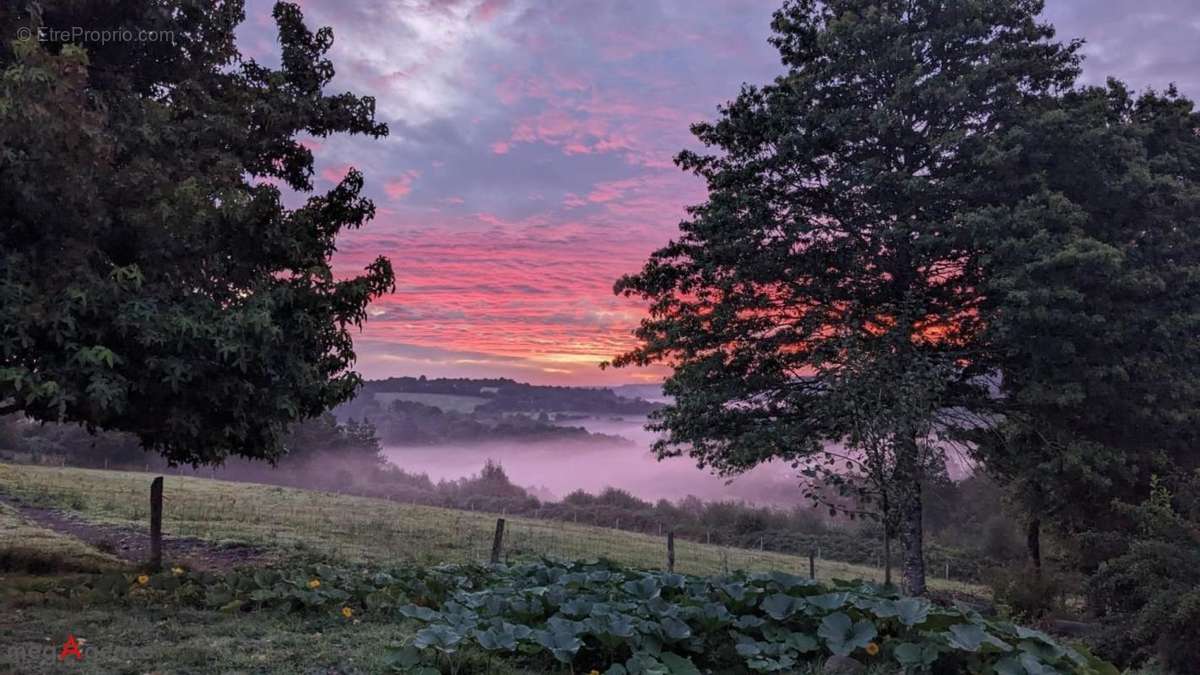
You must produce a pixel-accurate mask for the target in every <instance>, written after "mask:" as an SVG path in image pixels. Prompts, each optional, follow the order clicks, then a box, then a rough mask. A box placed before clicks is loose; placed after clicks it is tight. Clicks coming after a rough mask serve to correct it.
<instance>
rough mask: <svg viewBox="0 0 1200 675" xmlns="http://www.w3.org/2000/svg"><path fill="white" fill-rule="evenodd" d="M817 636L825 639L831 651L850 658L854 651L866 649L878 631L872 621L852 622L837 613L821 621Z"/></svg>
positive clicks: (845, 616)
mask: <svg viewBox="0 0 1200 675" xmlns="http://www.w3.org/2000/svg"><path fill="white" fill-rule="evenodd" d="M817 635H819V636H820V637H822V638H824V640H825V646H827V647H829V651H831V652H833V653H834V654H837V655H839V656H848V655H850V653H851V652H853V651H854V650H856V649H862V648H863V647H866V646H867V644H869V643H870V642H871V640H873V639H875V636H876V635H878V631H877V630H876V628H875V624H874V623H871V622H870V621H866V620H863V621H858V622H852V621H851V619H850V616H849V615H847V614H846V613H844V612H835V613H833V614H830V615H829V616H826V617H825V618H824V619H822V620H821V625H820V627H819V628H817Z"/></svg>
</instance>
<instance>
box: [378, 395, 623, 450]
mask: <svg viewBox="0 0 1200 675" xmlns="http://www.w3.org/2000/svg"><path fill="white" fill-rule="evenodd" d="M357 412H359V413H360V414H361V415H362V417H361V419H367V420H370V423H371V424H372V425H374V427H375V428H376V430H377V433H378V435H379V439H380V440H381V441H382V442H383V443H384V444H385V445H401V446H404V445H408V446H430V445H447V444H470V443H484V442H497V441H523V442H526V443H537V442H546V441H571V442H584V443H595V442H602V443H608V444H615V443H629V442H630V441H629V440H628V439H626V438H622V437H621V436H613V435H609V434H597V433H592V432H589V431H588V430H587V429H584V428H583V427H573V426H560V425H558V424H553V423H552V422H551V417H550V416H549V415H548V414H547V413H544V412H543V413H539V414H538V415H537V416H534V415H527V414H523V413H510V414H500V415H495V414H492V415H489V414H485V413H479V412H459V411H455V410H442V409H441V408H438V407H435V406H431V405H426V404H424V403H418V402H416V401H403V400H396V401H392V402H391V403H390V404H389V405H387V406H386V407H384V406H382V405H380V406H378V407H377V408H371V409H359V410H358V411H357Z"/></svg>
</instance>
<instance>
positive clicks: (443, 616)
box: [73, 561, 1116, 675]
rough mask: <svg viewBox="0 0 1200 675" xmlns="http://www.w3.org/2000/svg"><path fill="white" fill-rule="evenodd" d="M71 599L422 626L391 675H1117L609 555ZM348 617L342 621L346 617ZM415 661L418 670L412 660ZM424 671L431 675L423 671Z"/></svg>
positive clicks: (813, 591)
mask: <svg viewBox="0 0 1200 675" xmlns="http://www.w3.org/2000/svg"><path fill="white" fill-rule="evenodd" d="M73 593H74V594H75V595H76V596H77V597H82V598H89V597H90V598H94V599H101V598H103V599H108V600H123V601H128V602H147V601H154V600H155V599H156V598H158V599H173V600H175V601H179V602H184V603H186V604H190V605H193V606H197V607H206V608H209V609H218V610H222V611H227V612H236V611H278V612H324V613H329V614H336V615H339V616H346V614H347V613H346V612H344V611H343V610H344V608H347V607H349V608H352V611H351V612H349V614H350V616H354V617H359V616H361V617H364V619H366V620H371V621H400V620H412V621H416V622H418V623H419V624H421V625H423V627H422V628H421V629H420V630H418V631H417V632H416V634H415V635H414V637H413V639H412V640H411V642H410V643H408V644H407V645H400V646H397V647H395V648H394V650H393V657H392V658H393V662H394V664H395V668H396V670H397V671H398V672H419V671H416V669H417V668H419V667H432V666H433V664H435V663H437V662H438V661H443V662H447V661H448V662H450V663H451V664H452V665H454V660H455V658H456V657H457V655H458V654H460V653H461V652H462V651H463V650H464V649H465V648H466V647H468V646H471V647H473V648H475V649H477V650H482V651H484V652H490V653H494V654H496V655H499V656H504V657H507V658H515V659H518V660H525V661H529V662H531V663H537V662H539V660H541V661H542V662H544V663H547V664H549V663H553V662H559V663H562V664H564V665H568V664H569V665H571V666H572V667H573V668H576V669H577V670H578V669H596V670H601V669H603V672H606V673H610V674H612V675H617V674H621V673H631V674H638V673H660V674H662V675H668V674H675V673H679V674H684V673H689V674H690V673H698V672H701V671H702V670H714V669H715V670H721V669H725V670H728V669H731V668H732V669H735V670H742V671H745V670H749V671H752V672H781V671H789V670H793V669H795V668H798V667H800V666H801V665H802V664H804V663H808V662H812V661H814V660H817V659H820V658H822V657H823V656H824V655H830V654H838V655H853V656H854V657H856V658H859V659H862V660H865V661H868V662H871V663H881V664H887V663H890V664H892V666H893V667H897V668H899V669H902V670H903V671H904V672H912V673H920V672H940V673H949V672H953V673H974V674H978V675H983V674H984V673H987V674H989V675H990V674H991V673H993V672H995V673H1000V674H1001V675H1008V674H1010V673H1012V674H1024V673H1050V672H1058V673H1073V674H1076V675H1090V674H1105V675H1107V674H1109V673H1115V672H1116V671H1115V670H1114V669H1112V667H1111V666H1108V665H1107V664H1104V663H1103V662H1101V661H1098V660H1097V659H1095V658H1093V657H1091V656H1089V655H1088V654H1087V653H1086V652H1085V651H1082V650H1079V649H1075V648H1072V647H1068V646H1065V645H1063V644H1060V643H1059V642H1058V641H1056V640H1054V639H1053V638H1051V637H1049V636H1047V635H1045V634H1044V633H1041V632H1039V631H1036V630H1031V629H1028V628H1023V627H1020V626H1014V625H1012V624H1007V623H1003V622H995V621H987V620H984V619H983V618H982V617H980V616H979V615H978V614H977V613H975V612H973V611H971V610H969V609H964V608H948V607H941V606H937V605H934V604H932V603H930V602H929V601H927V600H924V599H918V598H902V597H899V596H896V595H895V594H894V593H890V592H886V591H883V590H881V589H879V588H878V587H875V586H873V585H870V584H865V583H862V582H836V583H835V584H834V585H832V586H825V585H822V584H819V583H816V582H813V581H810V580H808V579H805V578H801V577H796V576H792V575H789V574H783V573H779V572H772V573H769V574H753V575H747V574H736V575H729V576H723V577H712V578H704V577H692V576H684V575H678V574H668V573H654V572H639V571H634V570H629V569H624V568H621V567H618V566H615V565H613V564H611V563H607V562H604V561H599V562H588V563H583V562H578V563H558V562H549V561H547V562H541V563H530V564H523V565H516V566H510V567H498V568H494V569H484V568H478V567H458V566H443V567H437V568H431V569H423V568H415V567H404V568H397V569H391V570H386V571H380V570H370V569H366V568H337V567H331V566H328V565H312V566H308V567H302V568H293V569H279V570H243V571H239V572H235V573H230V574H227V575H213V574H208V573H195V572H188V571H184V570H179V569H176V570H173V571H172V570H168V571H165V572H163V573H160V574H155V575H148V576H146V577H144V583H142V582H140V581H139V578H138V577H137V576H136V575H131V574H126V575H121V574H110V575H106V576H103V577H100V578H98V579H96V580H95V581H93V582H91V583H90V584H88V585H87V586H84V587H80V588H77V589H75V590H74V591H73ZM346 618H349V617H346ZM422 664H424V666H422ZM429 672H437V671H436V670H432V671H429Z"/></svg>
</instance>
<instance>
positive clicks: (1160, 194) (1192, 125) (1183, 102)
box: [971, 81, 1200, 536]
mask: <svg viewBox="0 0 1200 675" xmlns="http://www.w3.org/2000/svg"><path fill="white" fill-rule="evenodd" d="M1198 130H1200V114H1197V113H1196V112H1195V110H1194V108H1193V104H1192V102H1191V101H1189V100H1188V99H1186V98H1184V97H1183V96H1181V95H1180V94H1179V93H1178V92H1176V91H1175V90H1174V89H1173V88H1172V89H1169V90H1168V91H1166V92H1163V93H1157V92H1147V93H1144V94H1142V95H1140V96H1134V95H1132V94H1131V93H1130V92H1129V91H1128V89H1127V88H1126V87H1125V86H1124V85H1122V84H1121V83H1119V82H1116V81H1110V82H1109V84H1108V86H1106V87H1090V88H1084V89H1080V90H1078V91H1073V92H1070V93H1069V94H1067V95H1065V96H1063V97H1061V98H1059V99H1057V100H1056V101H1054V103H1053V105H1050V106H1046V107H1044V108H1042V109H1041V110H1040V111H1039V112H1038V114H1035V115H1031V116H1030V118H1029V120H1027V121H1026V123H1025V124H1023V125H1022V127H1021V128H1020V129H1018V130H1014V131H1013V133H1011V134H1010V135H1008V137H1006V138H1005V139H1004V140H1003V141H1001V143H1000V144H999V148H1000V150H999V151H998V152H996V153H995V154H994V155H993V160H994V161H995V163H996V164H995V166H996V168H995V171H994V174H995V175H996V176H997V180H998V181H1003V182H1004V183H1005V184H1007V185H1008V188H1007V189H1008V190H1009V191H1011V192H1012V193H1013V194H1014V195H1019V196H1020V199H1019V200H1018V201H1015V202H1014V204H1012V205H1011V206H1008V207H1003V208H1001V207H997V208H995V209H993V210H991V211H989V212H987V213H986V214H981V217H980V220H979V222H980V225H981V226H980V228H979V232H980V235H979V236H980V239H981V242H984V243H985V244H986V245H987V246H988V248H989V251H990V252H989V255H988V259H987V261H986V263H985V265H986V267H987V269H988V273H987V275H986V278H985V286H984V289H985V291H986V295H987V297H988V306H987V307H986V308H985V310H984V313H985V314H986V315H987V316H988V317H989V328H988V334H989V335H988V342H989V343H990V346H991V348H992V349H994V352H993V353H992V355H991V357H990V358H991V360H992V362H993V363H996V364H997V368H998V370H999V372H1001V373H1003V379H1002V382H1001V384H1000V390H1001V392H1002V394H1003V395H1002V397H1001V400H1000V401H999V404H1000V408H999V409H998V411H997V412H998V414H999V416H998V417H997V419H1000V420H1002V421H1001V422H1000V423H999V424H997V425H996V426H994V427H993V428H991V429H989V430H987V431H985V432H983V433H975V434H972V435H971V437H972V438H973V440H974V442H975V443H976V453H977V455H978V456H979V457H980V458H981V459H982V460H983V463H984V466H985V468H987V469H988V470H989V471H991V472H992V473H993V474H995V475H997V476H999V477H1001V478H1003V479H1005V480H1006V481H1007V482H1009V483H1010V484H1011V485H1012V486H1013V487H1014V489H1015V491H1016V495H1017V497H1018V498H1019V501H1020V502H1021V503H1022V504H1023V505H1024V507H1025V508H1026V509H1027V510H1028V511H1029V513H1030V515H1031V516H1032V518H1033V520H1034V523H1033V524H1034V527H1036V525H1037V522H1036V521H1038V520H1041V519H1047V520H1050V521H1052V523H1053V524H1054V525H1055V526H1057V527H1058V528H1059V529H1061V530H1063V531H1066V532H1078V531H1080V530H1085V529H1090V528H1092V527H1096V526H1098V525H1101V524H1103V525H1104V526H1105V527H1121V526H1122V525H1123V524H1127V521H1126V519H1124V518H1121V517H1120V516H1119V514H1118V513H1117V512H1116V511H1114V509H1113V507H1112V502H1113V500H1116V499H1120V500H1123V501H1130V502H1133V501H1135V500H1136V499H1138V498H1140V496H1141V495H1144V494H1145V492H1146V491H1147V490H1148V489H1149V487H1148V486H1149V484H1150V479H1151V476H1152V475H1154V474H1156V473H1157V474H1160V475H1165V474H1167V473H1171V472H1174V471H1177V470H1182V471H1188V470H1191V469H1193V468H1195V467H1196V466H1197V463H1198V462H1200V457H1198V456H1197V454H1196V453H1195V447H1196V444H1197V441H1198V440H1200V438H1198V437H1197V434H1198V433H1200V432H1198V429H1200V424H1198V423H1200V420H1198V419H1197V416H1198V415H1200V343H1197V341H1196V340H1195V335H1197V333H1198V332H1200V286H1198V284H1200V135H1198V133H1197V132H1198ZM976 431H977V432H978V430H976ZM1033 535H1034V536H1036V532H1033Z"/></svg>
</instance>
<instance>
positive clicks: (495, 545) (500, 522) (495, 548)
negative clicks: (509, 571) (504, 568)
mask: <svg viewBox="0 0 1200 675" xmlns="http://www.w3.org/2000/svg"><path fill="white" fill-rule="evenodd" d="M503 548H504V519H503V518H497V519H496V536H495V538H493V539H492V564H493V565H495V564H496V563H498V562H500V551H501V550H502V549H503Z"/></svg>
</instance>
